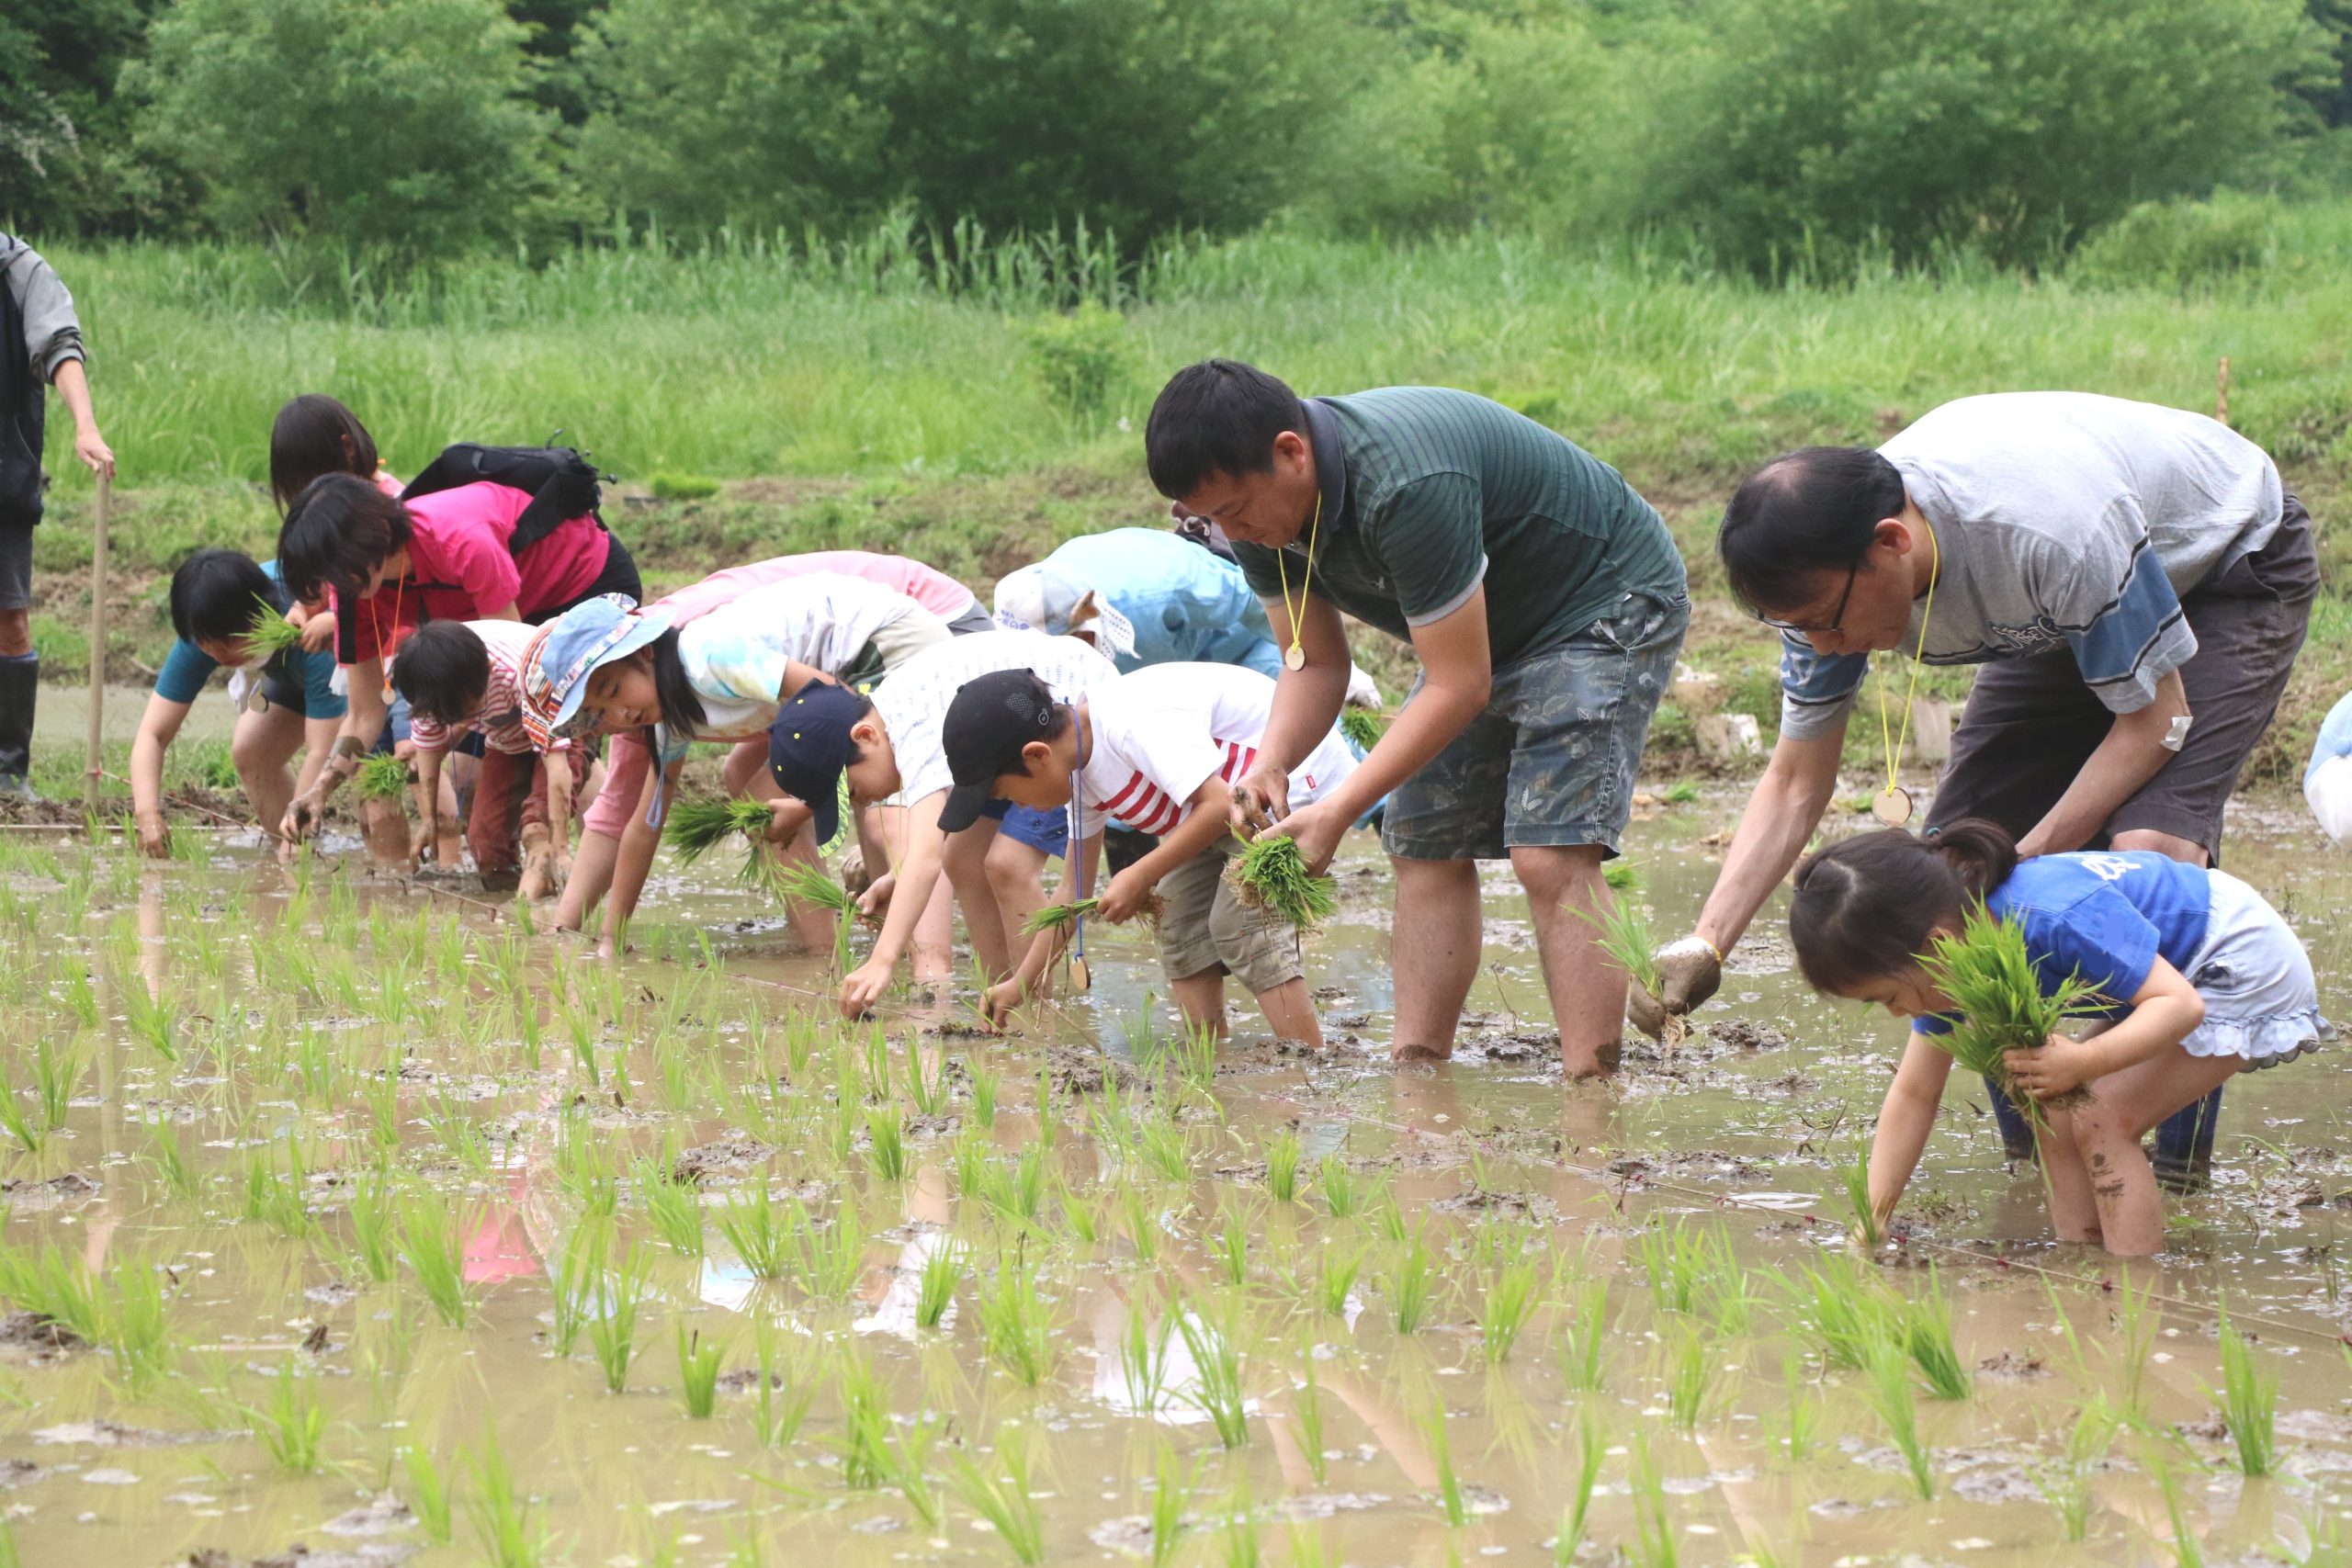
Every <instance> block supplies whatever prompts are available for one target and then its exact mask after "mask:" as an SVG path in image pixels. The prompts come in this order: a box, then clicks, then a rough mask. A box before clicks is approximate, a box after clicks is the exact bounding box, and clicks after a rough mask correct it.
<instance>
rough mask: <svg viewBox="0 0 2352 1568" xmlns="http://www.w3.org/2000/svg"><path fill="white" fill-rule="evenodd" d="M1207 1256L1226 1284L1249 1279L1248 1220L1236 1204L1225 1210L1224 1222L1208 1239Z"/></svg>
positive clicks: (1246, 1281) (1237, 1284) (1243, 1282)
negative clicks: (1214, 1264)
mask: <svg viewBox="0 0 2352 1568" xmlns="http://www.w3.org/2000/svg"><path fill="white" fill-rule="evenodd" d="M1209 1256H1210V1258H1212V1259H1213V1260H1214V1261H1215V1262H1216V1265H1217V1271H1218V1272H1219V1273H1221V1274H1223V1275H1224V1276H1225V1281H1226V1283H1227V1284H1228V1285H1234V1286H1240V1285H1245V1284H1247V1283H1249V1281H1250V1220H1249V1217H1248V1216H1247V1215H1245V1214H1244V1213H1242V1212H1241V1210H1240V1208H1239V1206H1238V1205H1229V1206H1227V1209H1226V1211H1225V1224H1224V1225H1223V1226H1222V1227H1221V1228H1220V1229H1219V1230H1218V1231H1217V1233H1216V1235H1214V1236H1212V1237H1210V1239H1209Z"/></svg>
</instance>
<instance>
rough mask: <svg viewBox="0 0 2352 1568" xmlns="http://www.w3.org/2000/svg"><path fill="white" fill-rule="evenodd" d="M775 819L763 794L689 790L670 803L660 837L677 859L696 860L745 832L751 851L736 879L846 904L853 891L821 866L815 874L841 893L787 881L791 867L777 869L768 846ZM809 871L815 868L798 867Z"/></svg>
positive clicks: (839, 905)
mask: <svg viewBox="0 0 2352 1568" xmlns="http://www.w3.org/2000/svg"><path fill="white" fill-rule="evenodd" d="M774 821H775V816H774V814H772V813H771V812H770V811H769V810H768V807H767V803H766V802H764V801H759V800H737V799H732V798H723V797H718V796H713V795H685V796H681V797H680V798H679V799H677V800H675V801H673V802H672V803H671V806H670V811H669V815H668V817H667V818H665V819H664V821H663V822H662V840H663V841H664V842H666V843H667V844H668V845H669V846H670V847H671V848H672V849H673V850H675V851H676V852H677V854H678V859H679V860H680V861H681V862H683V863H685V864H687V865H692V864H693V863H695V862H696V861H698V860H700V859H701V858H702V857H703V856H704V855H706V854H707V853H709V852H710V851H711V850H713V849H714V848H716V847H717V846H718V845H719V844H720V843H722V842H724V841H725V840H728V839H730V838H736V837H741V839H742V840H744V841H745V842H746V843H747V844H748V845H749V846H750V852H749V853H748V854H746V855H745V856H744V857H743V863H742V865H741V867H740V868H739V869H738V870H737V871H736V873H735V877H736V880H737V881H739V882H741V883H742V884H743V885H744V886H748V887H762V888H766V889H768V890H769V891H771V892H777V893H782V894H784V895H785V896H786V897H795V898H801V897H816V899H817V901H818V902H819V903H820V904H822V905H823V907H824V908H829V909H840V908H845V907H846V904H847V900H848V897H849V896H848V895H847V894H846V893H843V892H842V890H841V888H840V886H839V885H837V884H835V883H834V882H833V879H832V878H831V877H830V876H826V875H824V874H822V873H821V872H813V873H812V874H814V875H815V876H816V878H817V879H818V880H820V881H821V882H823V883H824V884H825V885H826V886H828V887H829V888H831V890H832V892H833V894H834V895H836V896H837V899H836V900H835V901H828V900H827V899H826V898H825V897H822V896H820V895H815V894H812V893H811V892H809V891H807V890H803V889H797V888H794V887H791V886H787V877H788V873H787V872H785V871H779V870H778V869H777V868H776V866H775V863H774V862H773V861H772V860H770V859H769V857H768V852H767V832H768V827H769V825H770V824H771V823H773V822H774ZM797 869H798V870H801V871H803V872H811V871H812V868H810V867H807V866H801V867H798V868H797Z"/></svg>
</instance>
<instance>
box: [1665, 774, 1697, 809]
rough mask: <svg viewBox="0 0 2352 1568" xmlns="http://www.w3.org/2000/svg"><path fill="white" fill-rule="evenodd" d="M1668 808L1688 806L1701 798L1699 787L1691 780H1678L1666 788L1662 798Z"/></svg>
mask: <svg viewBox="0 0 2352 1568" xmlns="http://www.w3.org/2000/svg"><path fill="white" fill-rule="evenodd" d="M1661 798H1662V799H1664V800H1665V802H1666V803H1667V804H1668V806H1688V805H1690V804H1691V802H1693V801H1695V800H1697V799H1698V798H1699V786H1698V785H1697V784H1692V783H1691V781H1690V780H1689V779H1677V780H1675V781H1674V782H1673V783H1672V784H1668V785H1667V786H1666V794H1665V795H1663V796H1661Z"/></svg>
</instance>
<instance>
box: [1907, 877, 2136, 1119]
mask: <svg viewBox="0 0 2352 1568" xmlns="http://www.w3.org/2000/svg"><path fill="white" fill-rule="evenodd" d="M1921 962H1922V963H1923V964H1925V966H1926V968H1927V971H1928V975H1929V976H1930V977H1931V978H1933V980H1934V981H1935V984H1936V987H1937V988H1938V989H1939V990H1940V991H1942V992H1943V994H1944V995H1945V996H1946V997H1947V998H1950V999H1951V1004H1952V1011H1953V1013H1954V1014H1955V1015H1957V1016H1956V1018H1955V1021H1954V1022H1953V1024H1952V1028H1951V1032H1950V1033H1948V1034H1926V1035H1922V1036H1920V1038H1921V1039H1923V1040H1926V1041H1927V1042H1928V1043H1930V1044H1932V1045H1935V1046H1938V1047H1939V1048H1940V1049H1942V1050H1945V1051H1948V1052H1950V1053H1951V1056H1952V1059H1953V1060H1954V1061H1956V1062H1958V1063H1959V1064H1960V1065H1961V1066H1963V1067H1965V1068H1967V1069H1968V1070H1969V1071H1970V1072H1972V1073H1976V1074H1979V1075H1981V1076H1983V1077H1987V1078H1990V1079H1991V1080H1992V1081H1993V1082H1994V1083H1995V1084H1996V1085H1997V1086H1999V1088H2000V1089H2001V1092H2003V1093H2004V1094H2007V1096H2008V1097H2009V1100H2010V1101H2011V1102H2012V1103H2013V1104H2015V1105H2016V1106H2017V1108H2018V1112H2019V1114H2021V1115H2023V1116H2025V1117H2026V1118H2027V1119H2028V1120H2029V1121H2030V1122H2033V1123H2034V1124H2035V1125H2036V1126H2040V1125H2041V1121H2042V1114H2043V1111H2044V1110H2045V1107H2046V1109H2048V1110H2052V1111H2064V1110H2066V1109H2069V1108H2070V1107H2073V1106H2077V1105H2081V1104H2084V1103H2085V1102H2086V1101H2087V1100H2090V1098H2091V1091H2090V1086H2089V1085H2087V1084H2078V1085H2076V1086H2075V1088H2073V1089H2068V1090H2067V1091H2066V1092H2065V1093H2064V1094H2061V1095H2058V1096H2055V1097H2053V1098H2052V1099H2051V1100H2048V1101H2046V1102H2044V1101H2040V1100H2035V1099H2034V1098H2033V1097H2032V1096H2030V1095H2028V1094H2024V1093H2021V1092H2019V1091H2018V1090H2016V1089H2012V1088H2011V1087H2010V1083H2009V1075H2008V1067H2007V1064H2006V1062H2005V1061H2004V1059H2003V1058H2004V1057H2005V1055H2007V1053H2008V1052H2010V1051H2038V1050H2040V1049H2041V1047H2042V1046H2043V1045H2044V1044H2046V1043H2048V1042H2049V1039H2050V1037H2051V1035H2052V1034H2054V1033H2056V1032H2058V1030H2059V1028H2060V1027H2061V1026H2062V1025H2064V1023H2065V1022H2066V1021H2068V1020H2070V1019H2080V1018H2086V1017H2091V1016H2095V1015H2096V1014H2097V1013H2098V1011H2099V1010H2100V1004H2099V1001H2098V987H2096V986H2094V985H2092V984H2091V983H2090V982H2088V981H2086V980H2085V979H2084V978H2083V977H2082V976H2080V975H2069V976H2066V977H2065V978H2064V979H2063V980H2060V981H2058V982H2057V984H2056V986H2055V987H2054V988H2053V989H2052V992H2051V993H2050V994H2049V995H2048V996H2044V995H2043V994H2042V989H2041V986H2042V982H2041V977H2040V976H2038V975H2037V973H2036V972H2035V969H2034V965H2033V957H2032V955H2031V954H2030V953H2028V952H2027V951H2026V943H2025V929H2024V928H2023V927H2022V926H2020V925H2019V924H2018V922H2017V921H2015V920H2013V919H1996V918H1995V917H1993V916H1991V915H1989V914H1987V913H1985V911H1984V910H1982V909H1978V910H1974V911H1973V912H1971V913H1970V915H1969V916H1968V919H1967V920H1966V922H1965V923H1964V924H1963V926H1962V930H1961V934H1960V935H1958V936H1956V937H1939V938H1938V939H1937V941H1936V944H1935V951H1934V952H1933V953H1928V955H1927V956H1926V957H1925V958H1924V959H1922V960H1921Z"/></svg>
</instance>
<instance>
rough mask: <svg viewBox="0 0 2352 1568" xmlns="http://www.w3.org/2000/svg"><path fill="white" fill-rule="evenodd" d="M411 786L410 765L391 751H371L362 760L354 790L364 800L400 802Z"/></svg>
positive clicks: (354, 776) (354, 779) (353, 778)
mask: <svg viewBox="0 0 2352 1568" xmlns="http://www.w3.org/2000/svg"><path fill="white" fill-rule="evenodd" d="M408 786H409V769H408V763H407V762H405V761H402V760H401V759H400V758H398V757H395V756H393V755H392V754H391V753H390V751H371V752H369V753H368V755H367V756H365V757H363V758H361V759H360V761H359V772H358V773H356V774H354V775H353V777H352V788H354V789H356V790H357V791H358V792H359V798H360V799H362V800H398V799H399V798H400V797H401V795H403V794H405V793H407V790H408Z"/></svg>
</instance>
